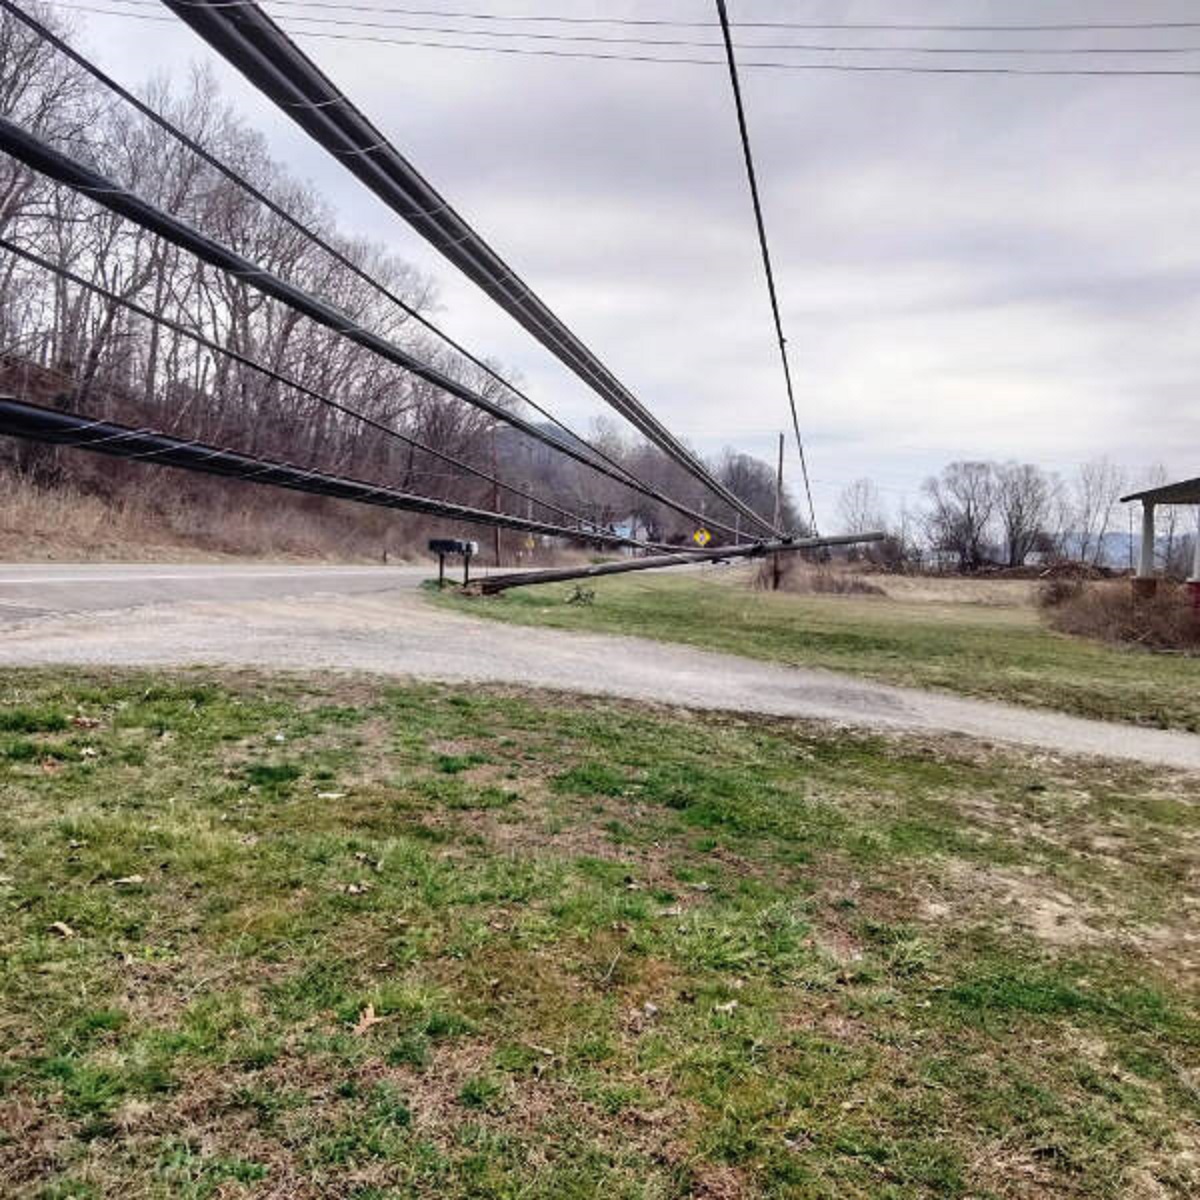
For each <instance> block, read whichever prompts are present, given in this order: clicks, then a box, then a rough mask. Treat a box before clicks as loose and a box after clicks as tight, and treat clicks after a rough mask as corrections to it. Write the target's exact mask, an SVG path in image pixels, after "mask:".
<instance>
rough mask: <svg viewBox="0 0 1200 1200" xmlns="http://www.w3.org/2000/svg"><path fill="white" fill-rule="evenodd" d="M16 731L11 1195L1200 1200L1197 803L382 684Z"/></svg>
mask: <svg viewBox="0 0 1200 1200" xmlns="http://www.w3.org/2000/svg"><path fill="white" fill-rule="evenodd" d="M0 700H2V701H3V705H2V706H0V711H2V712H20V713H25V714H35V715H34V716H33V717H32V718H28V719H27V718H25V717H22V718H20V719H19V720H16V719H14V720H13V721H12V723H11V725H10V726H9V727H8V730H7V731H6V732H3V733H0V751H6V748H11V747H12V746H13V745H21V746H23V747H25V749H23V750H22V751H21V752H20V753H18V754H16V755H10V754H7V753H5V755H4V757H2V758H0V771H2V774H0V805H2V806H3V812H4V822H3V825H2V826H0V838H2V840H0V854H2V855H3V857H2V858H0V1048H2V1053H0V1194H3V1195H4V1196H6V1197H7V1196H13V1197H21V1198H24V1197H66V1196H72V1197H98V1198H99V1197H109V1196H120V1197H124V1198H128V1200H141V1198H148V1197H164V1198H165V1197H241V1196H244V1197H251V1196H258V1195H262V1196H288V1197H298V1198H307V1197H356V1198H357V1200H371V1198H373V1200H382V1198H385V1197H387V1198H391V1200H400V1198H401V1197H403V1198H406V1200H407V1198H410V1197H417V1198H420V1197H437V1198H439V1200H468V1198H472V1200H478V1198H481V1197H494V1198H497V1200H500V1198H503V1200H510V1198H516V1197H521V1198H522V1200H524V1198H533V1200H538V1198H545V1200H549V1198H551V1197H554V1198H558V1197H568V1198H572V1197H575V1198H580V1200H582V1198H584V1197H589V1198H590V1197H596V1196H604V1197H617V1198H630V1200H632V1198H638V1200H676V1198H677V1200H684V1198H685V1197H700V1198H705V1197H707V1198H709V1200H717V1198H729V1197H740V1198H745V1200H757V1198H768V1197H770V1198H783V1197H787V1198H800V1200H818V1198H827V1200H833V1198H837V1200H847V1198H848V1200H855V1198H864V1200H865V1198H868V1197H869V1198H871V1200H876V1198H881V1197H882V1198H887V1200H900V1198H907V1197H913V1198H924V1197H959V1198H962V1200H966V1198H967V1197H973V1198H976V1200H982V1198H993V1200H999V1198H1000V1197H1055V1198H1059V1197H1067V1198H1080V1200H1082V1198H1084V1197H1086V1198H1088V1200H1094V1198H1099V1200H1105V1198H1109V1197H1111V1198H1113V1200H1117V1198H1118V1197H1128V1196H1171V1197H1180V1198H1182V1197H1187V1196H1192V1195H1195V1194H1197V1188H1200V1163H1198V1161H1197V1158H1196V1155H1195V1148H1196V1146H1197V1144H1198V1138H1200V1090H1198V1081H1197V1077H1196V1070H1195V1064H1196V1062H1197V1061H1198V1060H1200V1001H1198V991H1197V987H1196V984H1197V963H1196V960H1195V950H1194V943H1193V942H1190V941H1189V940H1188V939H1189V937H1190V936H1192V935H1193V934H1194V922H1195V915H1196V911H1197V905H1198V903H1200V896H1198V895H1197V891H1196V880H1197V879H1198V878H1200V810H1198V808H1197V806H1196V804H1195V780H1194V778H1192V779H1185V778H1184V777H1182V776H1171V775H1167V774H1154V773H1151V772H1149V771H1146V770H1143V769H1140V768H1133V767H1127V768H1126V767H1113V766H1111V765H1080V764H1071V763H1065V762H1062V761H1060V760H1055V759H1045V760H1041V759H1037V758H1033V757H1031V756H1028V755H1020V756H1017V755H1013V756H1005V755H1003V754H999V753H997V752H993V751H984V750H982V749H981V748H979V747H977V746H974V745H972V744H971V743H968V742H965V741H947V742H945V743H938V742H934V741H931V740H930V739H929V738H921V739H904V738H899V737H888V738H884V737H874V736H866V735H854V734H849V733H846V732H844V731H839V732H837V733H831V732H828V731H823V730H821V729H820V728H818V727H815V726H808V725H805V724H801V723H796V722H787V721H774V720H758V719H741V718H738V719H735V718H732V717H730V718H724V717H710V716H706V717H703V718H699V717H686V716H678V717H668V716H664V715H663V714H662V713H661V712H656V711H654V710H649V709H646V708H642V707H638V706H636V705H632V704H622V703H616V702H600V701H584V700H578V699H567V698H564V697H561V696H553V695H545V694H538V693H514V692H511V691H503V690H490V691H489V690H480V689H471V690H467V689H461V688H452V687H442V686H386V685H384V684H378V683H375V682H371V681H362V680H340V681H332V682H331V681H329V680H322V681H315V680H305V679H303V678H299V677H266V676H258V675H254V674H250V673H246V674H239V675H226V676H212V675H208V674H205V673H201V672H179V673H174V674H132V673H131V674H113V673H100V672H82V671H80V672H64V671H56V672H53V673H51V672H45V673H40V672H16V671H7V672H3V673H0ZM52 713H56V714H60V716H61V717H62V718H63V719H62V720H58V719H50V718H49V717H48V716H47V714H52Z"/></svg>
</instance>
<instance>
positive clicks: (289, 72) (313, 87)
mask: <svg viewBox="0 0 1200 1200" xmlns="http://www.w3.org/2000/svg"><path fill="white" fill-rule="evenodd" d="M163 2H164V3H165V5H166V7H168V8H170V9H171V11H172V12H174V13H176V15H178V16H179V17H181V18H182V19H183V20H184V21H185V22H187V24H189V25H190V26H191V27H192V28H193V29H194V30H195V31H196V32H197V33H198V34H199V35H200V36H201V37H203V38H204V39H205V41H207V42H208V43H209V45H211V46H212V47H213V49H214V50H216V51H217V52H218V53H219V54H220V55H221V56H222V57H223V58H225V59H226V60H227V61H228V62H229V63H230V64H231V65H233V66H234V67H236V68H237V69H238V70H240V71H241V72H242V74H243V75H245V76H246V78H247V79H249V80H250V81H251V82H252V83H253V84H254V85H255V86H256V87H258V89H259V90H260V91H262V92H263V93H264V95H266V96H268V97H269V98H270V99H271V100H272V101H274V102H275V103H276V104H277V105H278V106H279V107H280V108H282V109H283V110H284V111H285V112H286V113H287V114H288V115H289V116H290V117H291V118H292V119H293V120H294V121H295V122H296V123H297V124H298V125H300V127H301V128H302V129H304V130H305V132H307V133H308V134H309V135H310V136H311V137H312V138H313V139H314V140H315V141H317V142H318V144H320V145H321V146H322V147H323V148H324V149H325V150H327V151H328V152H329V153H330V154H332V155H333V156H334V157H336V158H339V159H340V160H341V161H342V162H343V163H344V164H345V166H346V167H347V168H348V169H349V170H350V171H351V172H352V173H353V174H354V175H356V176H357V177H358V178H359V180H360V181H362V182H363V183H364V184H365V185H366V186H367V187H368V188H370V190H371V191H372V192H373V193H374V194H375V195H376V196H378V197H379V198H380V199H381V200H382V201H383V202H384V203H385V204H387V205H388V206H389V207H390V208H391V209H392V210H393V211H394V212H395V213H397V215H399V216H401V217H403V218H404V219H405V220H407V221H408V223H409V224H410V225H411V226H412V227H413V228H414V229H415V230H416V231H417V232H418V233H420V234H421V235H422V236H423V237H424V238H425V239H426V240H427V241H428V242H429V243H430V244H431V245H432V246H433V247H434V248H435V249H437V250H439V251H440V252H441V253H442V255H443V256H444V257H445V258H446V259H447V260H449V261H450V262H451V263H452V264H454V265H455V266H456V267H458V269H459V270H460V271H462V272H463V274H465V275H466V276H467V277H468V278H469V279H471V280H472V281H473V282H474V283H476V284H477V285H478V286H479V287H480V288H481V289H482V290H483V291H484V292H485V293H486V294H487V295H488V296H490V297H491V298H492V299H493V300H494V301H495V302H496V303H497V304H499V305H500V307H502V308H503V309H504V310H505V311H506V312H507V313H508V314H509V315H510V316H512V317H513V318H514V319H515V320H516V321H517V322H518V323H519V324H521V325H522V326H523V327H524V328H525V329H526V330H527V331H528V332H529V333H531V334H532V335H533V336H534V337H535V338H536V339H537V340H538V341H539V342H541V344H542V345H543V346H545V347H546V348H547V349H548V350H550V351H551V353H553V354H554V355H555V356H556V357H557V358H558V359H559V360H560V361H561V362H562V363H564V364H565V365H566V366H567V367H569V368H570V369H571V370H572V371H574V372H575V374H576V375H577V376H579V378H580V379H582V380H583V381H584V382H585V383H586V384H588V386H590V387H591V388H592V390H593V391H595V392H596V394H597V395H599V396H600V397H601V398H602V399H603V400H605V401H606V402H607V403H608V404H609V405H610V406H611V407H612V408H614V409H615V410H616V411H617V412H618V413H620V414H621V415H622V416H623V417H625V419H626V420H627V421H629V422H630V424H632V425H633V426H634V427H635V428H636V429H638V430H639V431H640V432H641V433H642V435H643V436H644V437H645V438H646V439H647V440H648V441H650V442H652V443H653V444H654V445H656V446H657V447H658V448H659V449H660V450H661V451H662V452H663V453H664V454H665V455H667V456H668V457H669V458H671V459H673V460H674V461H675V462H676V463H677V464H678V465H679V466H680V467H682V468H683V469H684V470H685V471H686V472H687V473H688V474H690V475H692V476H693V477H695V478H696V479H697V480H698V481H699V482H700V483H702V484H703V485H704V486H705V487H707V488H708V489H709V491H711V492H712V493H713V494H714V495H716V496H718V497H720V499H722V500H723V501H724V502H725V503H726V504H728V505H729V506H730V507H731V508H733V509H734V510H735V511H736V512H740V513H741V514H742V516H744V517H746V518H748V519H749V520H750V521H752V522H753V523H754V524H755V525H757V526H759V527H760V528H762V529H764V530H766V531H768V532H775V531H774V530H773V528H772V526H771V523H770V522H769V521H768V520H767V519H766V518H765V517H762V516H760V515H759V514H758V513H757V512H755V511H754V509H753V508H751V507H750V505H748V504H747V503H746V502H745V501H744V500H742V499H741V497H739V496H737V495H736V494H735V493H734V492H733V491H731V490H730V489H729V488H728V487H726V486H725V485H724V484H723V483H721V481H720V480H718V479H717V478H716V477H715V476H714V475H713V474H712V472H711V471H710V470H709V469H708V467H707V466H705V464H704V463H703V462H701V460H700V459H699V457H698V456H697V455H696V454H695V453H694V452H693V451H692V450H691V449H690V448H688V447H687V446H685V445H684V444H683V442H682V441H680V439H679V438H677V437H676V436H675V435H674V434H672V433H671V431H670V430H669V429H667V427H666V426H665V425H663V424H662V422H661V421H659V420H658V419H657V418H656V417H655V416H654V415H653V414H652V413H651V412H650V411H649V410H648V409H647V408H646V407H645V406H644V405H643V404H642V403H641V402H640V401H639V400H638V399H637V398H636V397H635V396H634V395H633V394H632V393H631V392H630V391H629V390H628V389H627V388H626V387H625V386H624V385H623V384H621V383H620V381H619V380H618V379H617V378H616V376H614V375H613V374H612V372H611V371H609V369H608V368H607V367H606V366H605V365H604V364H603V363H602V362H601V361H600V360H599V358H597V357H596V355H595V354H594V353H593V352H592V351H591V350H590V349H589V348H588V347H587V346H586V345H585V344H584V343H583V341H582V340H581V339H580V338H578V337H577V336H576V335H575V334H574V333H572V332H571V330H570V329H569V328H568V327H567V326H566V325H565V324H564V323H563V322H562V320H561V319H560V318H559V317H557V316H556V315H555V314H554V313H553V312H552V311H551V310H550V308H549V307H548V306H547V305H546V304H545V303H544V302H543V301H542V300H541V299H540V298H539V297H538V296H537V295H535V294H534V292H533V291H532V290H531V289H530V287H529V286H528V284H526V283H525V282H524V281H523V280H521V279H520V278H519V277H518V276H517V274H516V272H515V271H514V270H513V268H512V267H510V266H509V265H508V264H507V263H506V262H505V261H504V260H503V259H502V258H501V257H500V256H499V255H498V254H497V253H496V251H495V250H493V249H492V247H491V246H490V245H488V243H487V242H485V241H484V239H483V238H482V237H481V236H480V235H479V234H478V233H477V232H476V231H475V230H474V229H473V228H472V227H471V226H470V225H469V224H468V223H467V222H466V221H465V220H464V219H463V218H462V217H461V216H460V215H459V214H458V213H457V212H456V211H455V210H454V209H453V208H452V207H451V206H450V204H449V203H448V202H447V201H446V200H445V198H444V197H443V196H442V195H441V194H440V193H439V192H438V191H437V190H436V189H435V188H434V187H433V186H432V184H430V183H429V182H428V180H426V179H425V178H424V177H423V176H422V175H421V174H420V172H419V171H417V169H416V168H415V167H414V166H413V165H412V164H411V163H409V162H408V161H407V160H406V159H405V158H404V157H403V156H402V155H401V154H400V153H399V152H398V151H397V150H396V149H395V147H394V146H393V145H392V144H391V142H390V141H389V139H388V138H386V137H385V135H384V134H383V133H381V132H380V130H379V129H378V128H377V127H376V126H374V125H373V124H372V123H371V122H370V121H369V120H368V119H367V118H366V117H365V116H364V115H363V114H362V113H361V112H359V110H358V109H357V108H356V107H355V106H354V105H353V103H352V102H351V101H350V99H349V98H348V97H347V96H345V94H344V93H342V92H341V91H340V90H339V89H338V88H337V87H336V86H335V85H334V84H333V83H332V81H331V80H329V79H328V77H327V76H325V75H324V73H323V72H322V71H321V70H320V69H319V68H318V67H317V66H316V64H315V63H313V62H312V60H311V59H309V58H308V57H307V55H305V54H304V53H303V51H301V50H300V48H299V47H298V46H297V45H296V44H295V43H294V42H293V41H292V40H291V39H290V38H289V37H288V36H287V34H286V33H284V31H283V30H282V29H280V28H279V27H278V26H277V25H276V24H275V23H274V22H273V21H272V20H271V19H270V18H269V17H268V16H267V15H266V14H265V13H264V12H263V11H262V10H261V9H260V8H259V7H258V6H257V5H254V4H247V5H244V6H239V7H237V8H236V9H233V8H219V7H216V6H214V5H213V4H195V3H186V2H180V0H163Z"/></svg>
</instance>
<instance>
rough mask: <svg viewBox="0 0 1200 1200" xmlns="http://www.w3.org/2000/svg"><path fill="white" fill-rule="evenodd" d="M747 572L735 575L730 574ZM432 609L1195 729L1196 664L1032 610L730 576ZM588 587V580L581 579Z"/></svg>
mask: <svg viewBox="0 0 1200 1200" xmlns="http://www.w3.org/2000/svg"><path fill="white" fill-rule="evenodd" d="M733 578H734V579H736V580H739V581H740V580H744V578H745V576H744V575H740V574H739V575H736V576H734V577H733ZM594 584H595V592H596V598H595V601H594V603H592V604H588V605H583V604H567V603H566V602H565V601H566V598H567V596H568V595H569V594H570V592H571V588H572V585H570V584H546V585H542V586H540V587H530V588H518V589H515V590H513V591H511V592H506V593H503V594H501V595H500V596H496V597H489V598H469V599H468V598H463V597H459V596H457V595H454V594H452V593H444V594H443V595H442V596H441V597H440V598H438V599H437V601H436V602H437V603H442V604H447V605H451V606H453V607H455V608H458V609H460V610H461V611H464V612H469V613H471V614H473V615H476V616H485V617H490V618H493V619H495V620H499V621H509V622H512V623H514V624H519V625H547V626H551V627H553V628H556V629H580V630H595V631H600V632H604V633H622V634H633V635H637V636H640V637H651V638H658V639H660V640H662V641H669V642H685V643H687V644H689V645H693V646H703V647H705V648H706V649H710V650H721V651H725V652H727V653H730V654H741V655H746V656H748V657H751V658H763V659H769V660H771V661H774V662H783V663H788V664H790V665H792V666H805V667H826V668H829V669H831V670H835V671H847V672H850V673H851V674H855V675H863V676H866V677H868V678H870V679H879V680H882V681H884V682H886V683H896V684H903V685H908V686H912V687H922V688H936V689H940V690H943V691H949V692H958V693H961V694H962V695H966V696H977V697H981V698H984V699H990V700H1004V701H1008V702H1011V703H1014V704H1022V705H1029V706H1032V707H1037V708H1052V709H1057V710H1059V711H1062V712H1067V713H1073V714H1075V715H1078V716H1084V717H1096V718H1100V719H1103V720H1109V721H1127V722H1131V723H1133V724H1138V725H1150V726H1155V727H1157V728H1166V729H1184V730H1190V731H1192V732H1197V731H1200V688H1198V687H1197V686H1196V683H1197V679H1198V678H1200V663H1198V662H1197V660H1196V659H1195V658H1187V657H1178V656H1171V655H1161V654H1151V653H1147V652H1144V651H1139V650H1122V649H1119V648H1115V647H1112V646H1108V645H1104V644H1102V643H1099V642H1090V641H1086V640H1083V639H1080V638H1073V637H1068V636H1066V635H1064V634H1058V633H1054V632H1052V631H1051V630H1049V629H1047V628H1045V627H1044V626H1043V624H1042V623H1041V621H1040V618H1039V616H1038V614H1037V612H1036V611H1035V610H1034V609H1032V608H1021V607H1016V606H1012V607H1001V606H989V605H981V604H971V603H914V602H909V601H897V600H889V599H885V598H881V597H856V596H803V595H789V594H786V593H776V594H771V593H765V592H756V591H752V590H750V589H749V588H746V587H744V586H742V585H741V583H740V582H738V583H734V582H731V581H730V578H729V577H727V576H726V577H716V578H713V577H705V578H698V577H696V576H694V575H692V576H676V577H669V576H658V577H655V578H651V577H649V576H641V577H638V578H629V579H620V578H618V579H600V580H596V581H594ZM589 586H590V585H589Z"/></svg>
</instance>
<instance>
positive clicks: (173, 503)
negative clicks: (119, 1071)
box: [0, 469, 587, 566]
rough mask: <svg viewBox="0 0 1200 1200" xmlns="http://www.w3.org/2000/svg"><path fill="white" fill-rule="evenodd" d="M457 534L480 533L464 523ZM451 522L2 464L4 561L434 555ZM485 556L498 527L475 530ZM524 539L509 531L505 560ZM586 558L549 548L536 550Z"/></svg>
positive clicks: (156, 480)
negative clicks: (79, 482)
mask: <svg viewBox="0 0 1200 1200" xmlns="http://www.w3.org/2000/svg"><path fill="white" fill-rule="evenodd" d="M449 532H451V533H453V534H454V535H455V536H459V535H463V536H468V537H469V536H472V534H470V533H469V532H464V530H463V529H462V528H461V527H454V528H452V529H450V530H449ZM446 533H447V528H446V526H445V524H444V523H443V524H440V525H437V526H436V527H435V526H434V525H433V524H431V523H430V522H429V521H428V520H427V519H425V518H422V517H419V516H415V515H412V514H408V513H397V512H391V511H388V510H384V509H374V508H368V507H365V506H363V505H357V504H351V503H349V502H346V501H336V500H334V501H331V500H327V499H325V498H324V497H315V496H298V495H295V494H291V493H287V492H279V491H267V490H265V489H262V488H255V487H254V486H253V485H251V484H237V483H232V484H231V483H229V482H228V481H225V480H210V479H196V478H191V477H189V478H186V479H185V478H184V477H182V476H180V475H179V474H178V473H174V472H163V473H159V474H156V475H155V476H154V477H153V478H152V479H146V480H144V481H138V482H137V483H132V484H129V483H127V484H125V485H123V486H121V487H120V488H117V489H114V490H113V491H112V494H108V495H106V494H103V493H102V492H101V491H99V490H90V489H88V490H84V489H81V488H79V487H75V486H72V485H70V484H54V485H47V484H42V483H37V482H34V481H33V480H31V479H30V478H28V477H27V476H24V475H21V474H18V473H15V472H11V471H5V470H3V469H0V560H7V561H10V562H11V561H34V562H36V561H47V560H50V561H56V560H57V561H75V562H88V561H107V562H112V561H125V562H180V561H196V560H214V559H226V558H234V559H245V558H271V559H277V560H278V559H282V560H302V561H318V562H319V561H330V562H379V561H381V560H385V561H386V560H390V561H405V560H408V561H427V560H428V555H427V553H426V550H425V544H426V541H427V539H428V538H429V537H433V536H439V535H445V534H446ZM473 536H474V537H476V538H477V539H478V540H479V542H480V545H481V548H482V550H483V553H484V555H485V556H487V555H488V554H489V553H490V551H491V546H492V542H491V535H490V531H488V533H487V535H486V540H485V535H484V534H481V533H480V532H478V531H477V532H476V533H475V534H474V535H473ZM516 545H517V538H516V535H514V534H511V533H509V534H506V535H505V542H504V552H505V554H506V556H509V557H508V558H507V561H506V565H509V566H511V565H515V562H514V559H513V558H512V557H511V556H512V555H513V554H514V553H515V549H516ZM560 559H563V560H565V561H579V562H584V561H586V560H587V555H586V554H584V553H583V552H579V551H569V552H566V553H565V554H564V553H563V552H562V551H560V550H557V549H554V548H548V549H540V550H539V551H537V555H536V559H533V558H530V559H529V561H538V562H550V561H559V560H560Z"/></svg>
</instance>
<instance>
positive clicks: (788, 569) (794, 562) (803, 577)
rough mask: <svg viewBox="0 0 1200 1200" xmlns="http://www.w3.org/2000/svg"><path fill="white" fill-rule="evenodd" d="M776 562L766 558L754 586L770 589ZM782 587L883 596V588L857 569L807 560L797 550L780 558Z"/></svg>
mask: <svg viewBox="0 0 1200 1200" xmlns="http://www.w3.org/2000/svg"><path fill="white" fill-rule="evenodd" d="M774 570H775V567H774V564H773V563H772V562H771V560H770V559H769V558H767V559H764V560H763V561H762V562H761V563H760V564H759V567H758V570H757V571H756V572H755V575H754V580H753V583H754V586H755V587H756V588H758V589H760V590H763V591H766V590H769V589H770V588H771V586H772V578H773V575H774ZM779 587H780V590H781V591H785V592H793V593H795V594H796V595H800V596H882V595H885V592H884V590H883V588H881V587H879V586H877V585H876V584H874V583H872V582H871V581H870V580H869V579H866V578H864V577H863V576H862V575H860V574H858V573H857V572H854V571H848V570H846V569H845V568H841V567H827V566H819V565H817V564H815V563H810V562H806V561H805V560H804V559H802V558H799V557H798V556H797V555H795V554H788V555H784V556H782V557H781V558H780V561H779Z"/></svg>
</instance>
